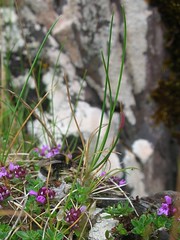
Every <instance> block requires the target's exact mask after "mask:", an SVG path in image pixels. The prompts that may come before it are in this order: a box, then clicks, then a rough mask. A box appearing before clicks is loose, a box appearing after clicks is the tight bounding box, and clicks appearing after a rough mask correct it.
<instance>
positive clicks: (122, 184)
mask: <svg viewBox="0 0 180 240" xmlns="http://www.w3.org/2000/svg"><path fill="white" fill-rule="evenodd" d="M124 185H126V180H125V179H121V180H120V181H119V186H120V187H121V186H124Z"/></svg>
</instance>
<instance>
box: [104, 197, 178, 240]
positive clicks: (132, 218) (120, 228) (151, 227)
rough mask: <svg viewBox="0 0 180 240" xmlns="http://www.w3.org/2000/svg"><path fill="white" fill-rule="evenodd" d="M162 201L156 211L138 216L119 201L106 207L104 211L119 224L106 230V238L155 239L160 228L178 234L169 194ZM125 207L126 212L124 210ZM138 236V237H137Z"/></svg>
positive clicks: (174, 210) (176, 221) (173, 208)
mask: <svg viewBox="0 0 180 240" xmlns="http://www.w3.org/2000/svg"><path fill="white" fill-rule="evenodd" d="M164 200H165V201H164V202H163V203H162V204H161V206H160V207H159V208H158V209H157V212H145V213H143V214H141V215H140V216H136V215H132V212H133V211H134V209H133V208H132V207H130V206H128V204H129V203H128V202H126V203H127V205H126V204H124V205H123V204H122V203H119V204H118V205H117V206H114V207H108V208H107V209H106V212H107V213H108V214H110V216H109V217H113V218H116V219H118V220H119V224H118V225H117V226H116V227H115V228H114V229H112V231H111V232H108V231H107V232H106V234H105V235H106V239H116V238H118V239H123V236H129V239H135V236H136V239H138V240H139V239H143V240H150V239H154V238H155V239H157V237H158V233H159V231H161V230H162V229H163V230H165V231H167V232H168V233H169V232H170V231H173V234H174V235H175V236H176V237H177V239H178V236H180V228H179V227H178V225H179V220H178V219H176V218H175V217H174V213H175V212H176V208H175V207H174V206H173V202H172V199H171V197H170V196H165V197H164ZM126 209H127V212H126ZM137 236H139V238H137Z"/></svg>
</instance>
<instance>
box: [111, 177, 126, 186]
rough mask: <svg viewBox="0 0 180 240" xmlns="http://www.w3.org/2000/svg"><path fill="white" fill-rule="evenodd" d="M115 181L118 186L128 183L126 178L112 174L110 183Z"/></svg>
mask: <svg viewBox="0 0 180 240" xmlns="http://www.w3.org/2000/svg"><path fill="white" fill-rule="evenodd" d="M113 182H115V183H116V184H117V185H118V186H120V187H121V186H124V185H125V184H126V180H125V179H121V178H119V177H117V176H111V177H110V178H109V183H110V184H112V183H113Z"/></svg>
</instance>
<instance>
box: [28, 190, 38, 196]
mask: <svg viewBox="0 0 180 240" xmlns="http://www.w3.org/2000/svg"><path fill="white" fill-rule="evenodd" d="M29 195H31V196H37V195H38V193H37V192H36V191H34V190H30V191H29Z"/></svg>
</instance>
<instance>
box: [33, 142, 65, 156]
mask: <svg viewBox="0 0 180 240" xmlns="http://www.w3.org/2000/svg"><path fill="white" fill-rule="evenodd" d="M60 149H61V145H60V144H58V145H57V146H56V147H51V148H50V147H49V146H48V145H43V146H42V148H35V149H34V151H35V152H37V153H38V154H39V156H41V157H45V158H52V157H54V156H55V155H57V154H59V153H60Z"/></svg>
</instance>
